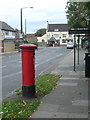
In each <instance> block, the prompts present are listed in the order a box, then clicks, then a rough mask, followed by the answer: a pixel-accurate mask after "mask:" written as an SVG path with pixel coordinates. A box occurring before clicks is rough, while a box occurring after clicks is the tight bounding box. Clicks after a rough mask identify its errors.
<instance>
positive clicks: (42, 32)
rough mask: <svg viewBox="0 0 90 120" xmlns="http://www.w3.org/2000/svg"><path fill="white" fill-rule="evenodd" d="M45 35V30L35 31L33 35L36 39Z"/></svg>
mask: <svg viewBox="0 0 90 120" xmlns="http://www.w3.org/2000/svg"><path fill="white" fill-rule="evenodd" d="M45 33H46V29H45V28H41V29H39V30H37V32H36V33H35V36H37V37H41V36H43V35H44V34H45Z"/></svg>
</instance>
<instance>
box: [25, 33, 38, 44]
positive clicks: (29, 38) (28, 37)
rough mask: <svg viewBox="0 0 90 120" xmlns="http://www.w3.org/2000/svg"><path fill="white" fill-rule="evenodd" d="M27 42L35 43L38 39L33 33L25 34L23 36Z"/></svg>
mask: <svg viewBox="0 0 90 120" xmlns="http://www.w3.org/2000/svg"><path fill="white" fill-rule="evenodd" d="M25 39H26V40H27V41H28V42H29V43H36V42H37V41H38V39H37V37H36V36H35V34H26V38H25Z"/></svg>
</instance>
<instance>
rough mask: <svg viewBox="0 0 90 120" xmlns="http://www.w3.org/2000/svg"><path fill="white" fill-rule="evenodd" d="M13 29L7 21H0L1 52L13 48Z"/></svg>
mask: <svg viewBox="0 0 90 120" xmlns="http://www.w3.org/2000/svg"><path fill="white" fill-rule="evenodd" d="M15 32H16V31H15V30H14V29H13V28H12V27H11V26H10V25H8V24H7V23H5V22H3V21H0V44H1V45H0V47H1V49H2V52H9V51H14V50H15V44H14V41H15Z"/></svg>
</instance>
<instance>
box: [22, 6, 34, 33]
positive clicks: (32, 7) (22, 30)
mask: <svg viewBox="0 0 90 120" xmlns="http://www.w3.org/2000/svg"><path fill="white" fill-rule="evenodd" d="M26 8H33V7H23V8H21V9H20V19H21V35H22V34H23V23H22V9H26Z"/></svg>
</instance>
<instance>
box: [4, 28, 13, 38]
mask: <svg viewBox="0 0 90 120" xmlns="http://www.w3.org/2000/svg"><path fill="white" fill-rule="evenodd" d="M2 32H3V35H4V38H10V39H14V38H15V32H12V31H4V30H3V31H2Z"/></svg>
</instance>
